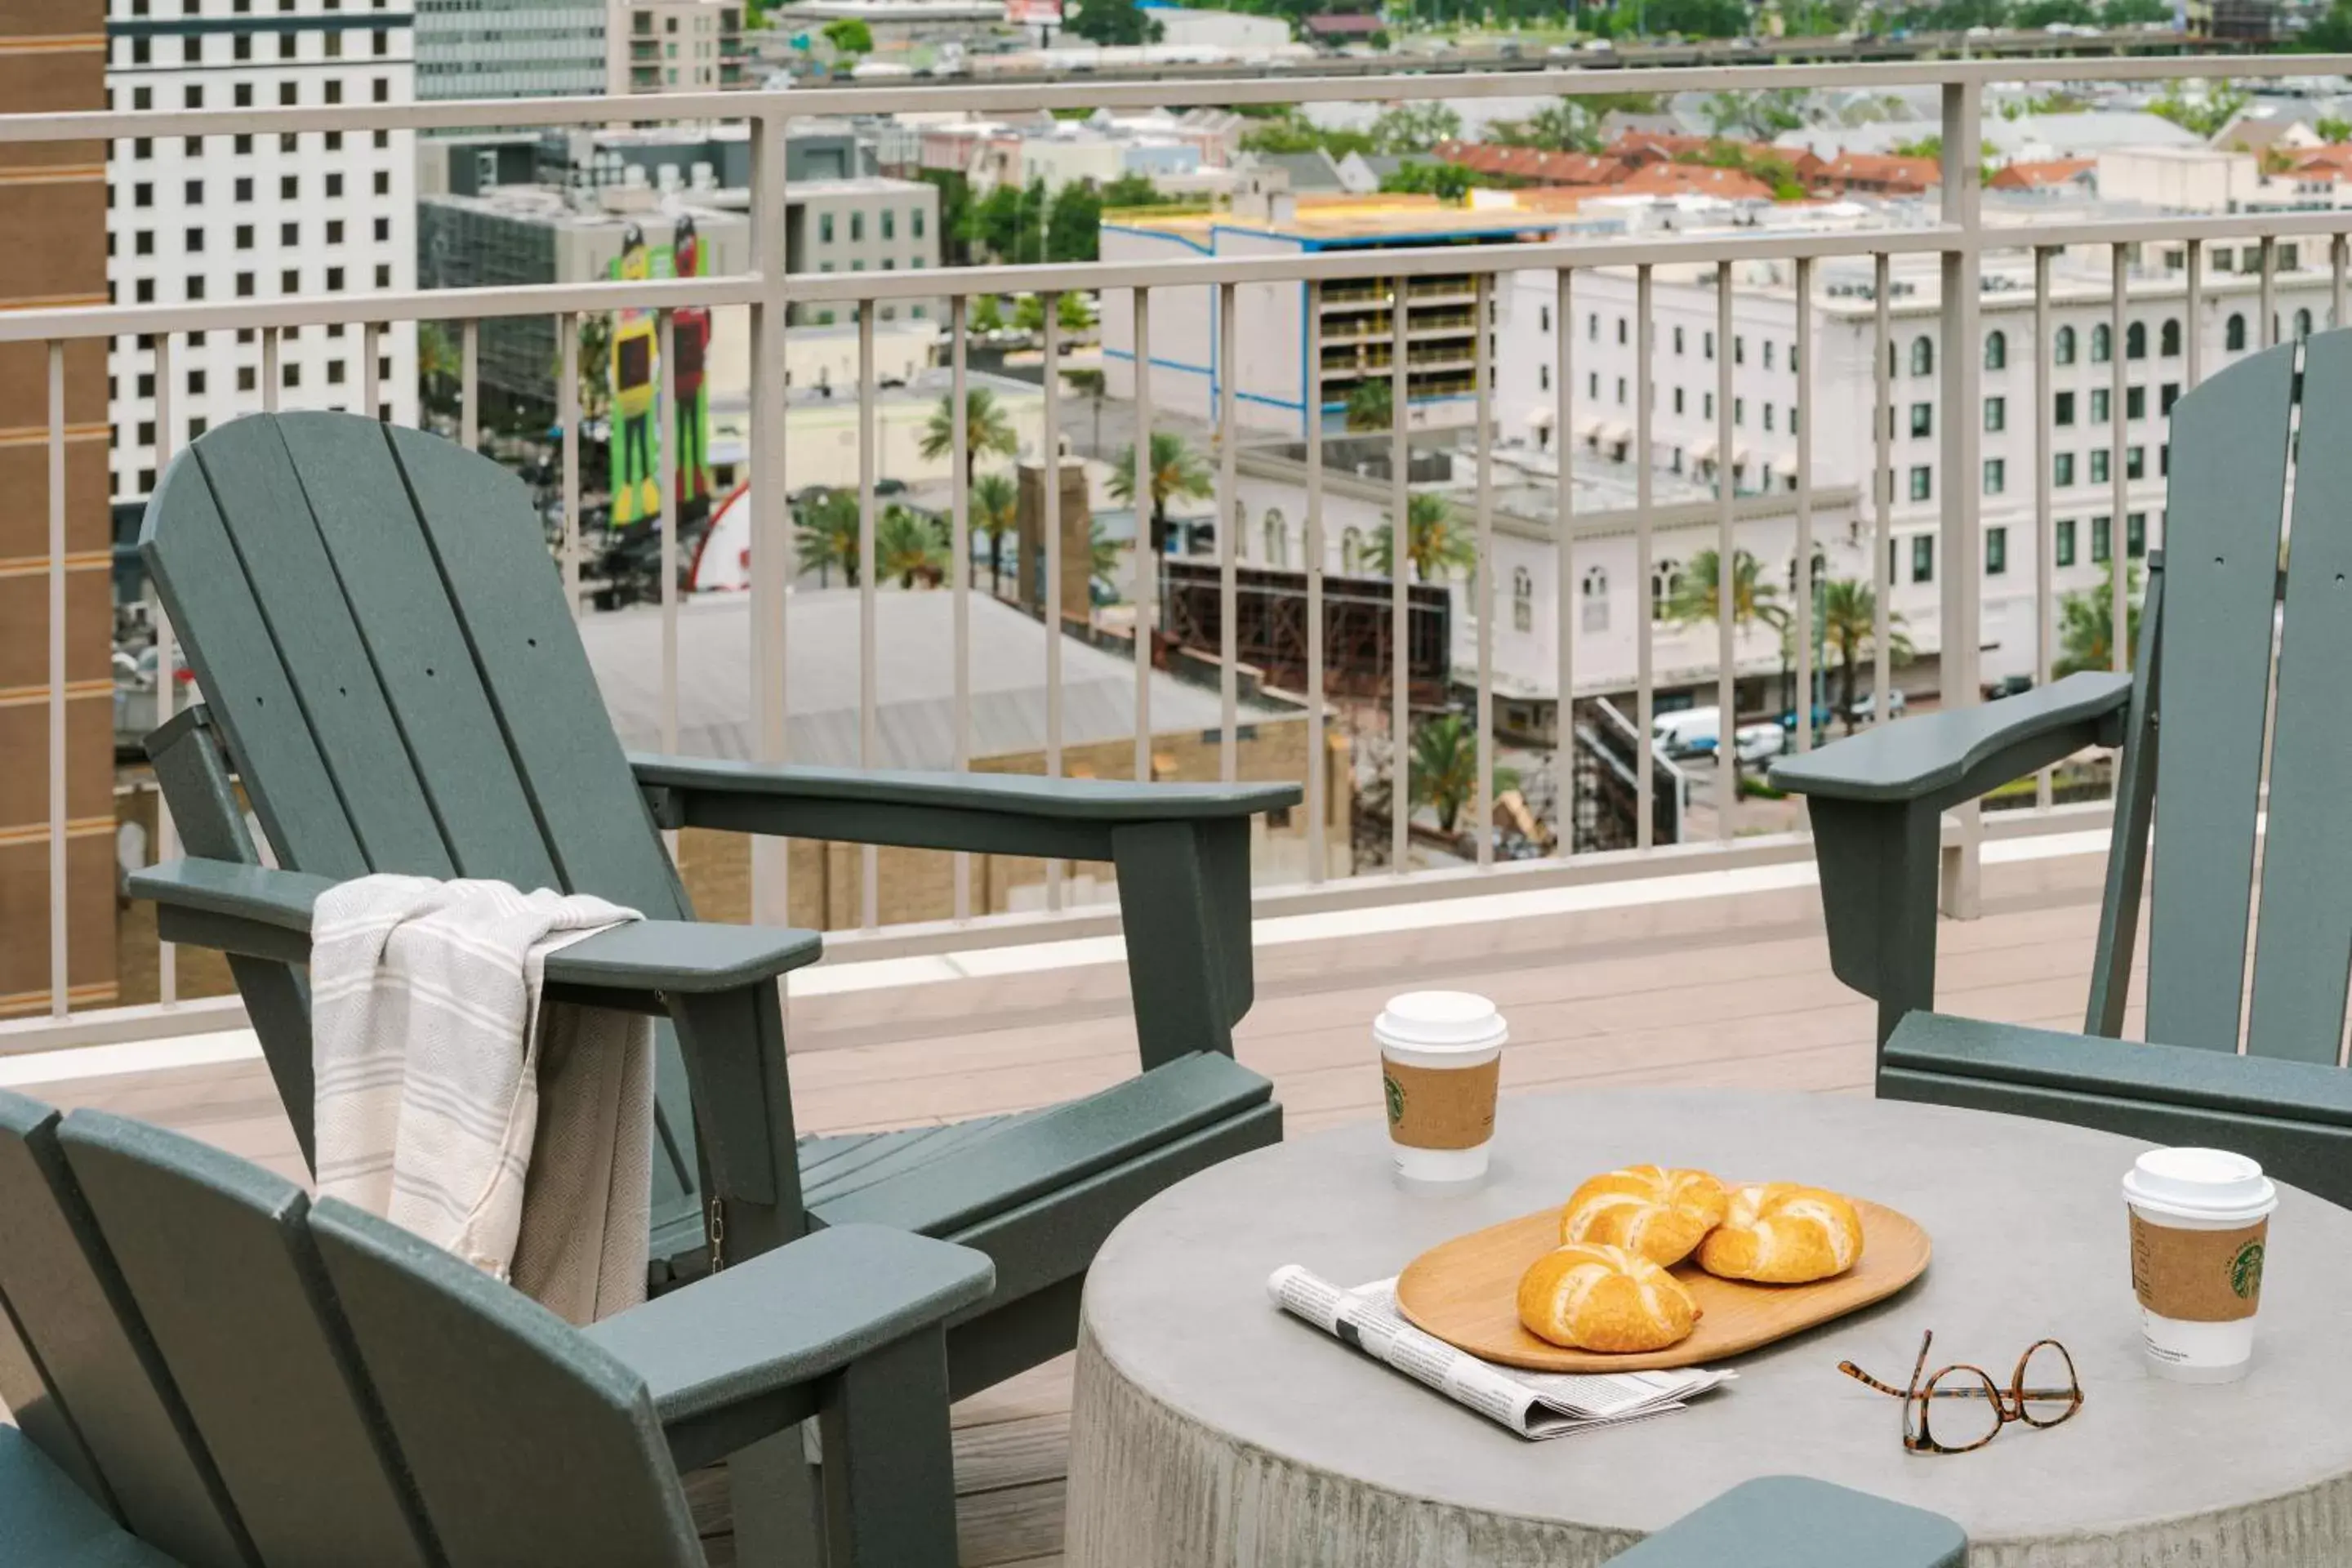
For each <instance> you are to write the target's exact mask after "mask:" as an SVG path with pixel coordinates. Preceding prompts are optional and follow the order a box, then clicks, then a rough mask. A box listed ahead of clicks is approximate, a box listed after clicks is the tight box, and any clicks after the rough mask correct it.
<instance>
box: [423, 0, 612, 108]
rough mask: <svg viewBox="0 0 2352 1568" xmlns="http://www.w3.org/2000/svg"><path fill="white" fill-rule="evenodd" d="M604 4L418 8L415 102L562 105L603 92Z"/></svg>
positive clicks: (460, 1)
mask: <svg viewBox="0 0 2352 1568" xmlns="http://www.w3.org/2000/svg"><path fill="white" fill-rule="evenodd" d="M608 4H609V0H415V11H416V96H417V98H418V99H420V100H425V101H428V102H430V101H436V100H442V99H450V98H563V97H576V96H580V95H583V94H588V93H598V92H603V91H604V85H605V58H604V26H605V12H606V7H607V5H608Z"/></svg>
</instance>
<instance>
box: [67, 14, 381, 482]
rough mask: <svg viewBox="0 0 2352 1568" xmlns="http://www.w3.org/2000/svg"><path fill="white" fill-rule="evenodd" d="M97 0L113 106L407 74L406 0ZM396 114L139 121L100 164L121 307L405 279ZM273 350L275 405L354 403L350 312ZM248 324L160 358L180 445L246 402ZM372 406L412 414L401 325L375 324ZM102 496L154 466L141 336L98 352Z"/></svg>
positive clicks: (344, 289) (347, 94)
mask: <svg viewBox="0 0 2352 1568" xmlns="http://www.w3.org/2000/svg"><path fill="white" fill-rule="evenodd" d="M162 9H163V0H112V9H111V12H110V16H109V19H108V24H107V33H108V64H107V97H108V99H109V100H110V103H111V105H112V107H113V108H115V109H117V110H158V111H162V110H187V109H260V108H267V107H277V106H279V105H302V106H306V107H312V108H316V107H320V106H322V105H330V104H349V105H353V106H359V105H365V104H374V103H404V102H406V101H408V100H409V99H410V98H411V96H412V94H413V91H414V87H415V79H414V72H415V64H414V61H413V58H412V51H411V45H412V41H413V39H412V35H411V31H410V22H409V16H408V13H407V12H406V11H405V10H400V11H394V10H392V9H391V8H390V7H389V6H388V5H384V4H383V0H373V5H372V7H368V6H362V5H358V4H356V0H354V3H353V4H351V5H348V6H343V5H335V4H334V0H281V7H280V8H278V9H273V10H270V11H266V12H264V11H257V10H256V9H254V8H253V7H252V6H251V5H250V0H176V5H175V7H174V9H175V11H176V14H175V15H173V16H168V17H162V16H152V15H151V11H161V10H162ZM412 134H413V133H411V132H404V131H374V132H368V131H349V132H315V131H306V132H300V133H299V134H296V133H285V134H278V133H275V132H272V133H262V132H251V133H240V134H236V135H225V136H206V137H201V138H200V137H179V136H158V137H143V136H142V137H136V138H132V139H130V140H126V141H121V142H115V143H114V144H113V146H112V148H111V150H110V154H109V160H108V163H109V167H108V170H107V194H108V204H109V205H108V210H107V215H106V216H107V235H106V241H107V256H108V260H107V281H108V285H109V288H110V290H111V292H112V294H113V296H114V299H115V300H116V301H117V302H118V303H121V304H148V303H155V304H179V303H184V302H188V301H193V300H240V299H262V300H267V299H273V298H278V297H282V296H290V295H295V294H320V295H351V294H368V293H375V292H385V291H391V290H400V289H413V288H415V282H416V226H415V222H416V220H415V212H416V200H415V171H416V159H415V152H414V149H413V147H412V146H411V138H412ZM279 336H280V342H279V347H278V382H279V386H278V403H279V406H281V407H286V408H347V409H354V410H356V409H359V408H360V406H361V392H362V386H363V385H364V384H365V380H366V377H365V367H364V365H363V364H362V330H361V329H360V328H359V327H357V326H348V327H342V326H323V327H322V326H309V327H301V328H299V329H298V328H292V327H289V328H287V329H285V330H284V331H281V333H280V334H279ZM259 339H260V333H258V332H257V331H228V330H220V331H208V332H191V333H189V334H187V335H186V337H185V338H184V339H183V340H181V342H180V343H179V345H178V348H177V352H176V353H173V356H172V361H171V374H172V378H173V385H172V387H171V388H170V389H169V390H170V392H171V396H170V399H169V402H170V408H171V420H172V429H171V430H170V431H169V432H168V433H167V434H168V435H169V437H170V441H171V446H172V449H173V450H177V449H179V448H180V447H183V446H184V445H185V444H186V443H187V442H188V441H189V440H191V439H193V438H194V437H196V436H199V435H201V434H203V433H204V431H205V429H206V428H208V427H209V426H214V425H217V424H219V423H221V422H222V421H223V420H226V419H229V418H232V417H234V416H236V415H239V414H244V413H250V412H252V411H253V410H255V409H257V408H259V407H261V406H262V387H261V374H262V344H261V342H260V341H259ZM376 368H377V373H378V374H377V380H378V385H379V388H380V397H381V401H382V405H383V409H384V410H385V411H388V414H389V416H390V417H391V418H393V419H394V420H396V421H398V422H400V423H402V424H414V423H415V419H416V332H415V325H414V324H413V323H409V322H394V323H389V324H387V325H386V326H385V328H384V330H383V333H382V334H381V337H380V339H379V354H378V363H377V367H376ZM108 370H109V376H108V379H109V382H110V396H109V399H108V410H109V416H110V419H111V421H112V423H113V426H114V441H113V447H112V458H111V459H110V460H111V463H112V473H111V489H112V493H113V495H114V496H115V497H116V498H117V499H118V500H130V499H135V498H137V497H141V496H144V495H146V494H148V493H149V492H150V491H151V490H152V488H153V486H154V482H155V468H156V452H157V437H158V435H159V434H163V433H160V432H158V430H157V429H156V419H157V399H156V390H157V389H156V386H155V356H154V353H153V351H152V345H148V344H145V343H143V342H142V341H141V340H139V339H135V338H118V339H116V340H115V341H114V343H113V345H112V349H111V353H110V356H109V360H108Z"/></svg>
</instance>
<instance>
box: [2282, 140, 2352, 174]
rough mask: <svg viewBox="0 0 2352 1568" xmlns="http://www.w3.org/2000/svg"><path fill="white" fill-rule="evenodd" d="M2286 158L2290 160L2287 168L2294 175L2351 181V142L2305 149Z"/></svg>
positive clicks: (2289, 154)
mask: <svg viewBox="0 0 2352 1568" xmlns="http://www.w3.org/2000/svg"><path fill="white" fill-rule="evenodd" d="M2287 156H2288V158H2289V159H2291V160H2292V162H2291V163H2289V165H2288V167H2289V168H2290V169H2291V170H2292V171H2293V172H2294V173H2295V174H2304V175H2308V176H2310V177H2312V178H2315V179H2329V180H2352V142H2330V143H2329V144H2328V145H2326V146H2325V147H2305V148H2304V149H2302V150H2300V151H2298V152H2294V153H2288V154H2287Z"/></svg>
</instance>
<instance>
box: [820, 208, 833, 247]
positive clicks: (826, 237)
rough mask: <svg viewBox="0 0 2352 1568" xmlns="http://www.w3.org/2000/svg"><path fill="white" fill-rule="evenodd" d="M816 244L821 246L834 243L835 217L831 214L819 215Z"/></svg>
mask: <svg viewBox="0 0 2352 1568" xmlns="http://www.w3.org/2000/svg"><path fill="white" fill-rule="evenodd" d="M816 242H817V243H818V244H819V245H831V244H832V243H833V215H832V214H831V213H819V214H817V217H816Z"/></svg>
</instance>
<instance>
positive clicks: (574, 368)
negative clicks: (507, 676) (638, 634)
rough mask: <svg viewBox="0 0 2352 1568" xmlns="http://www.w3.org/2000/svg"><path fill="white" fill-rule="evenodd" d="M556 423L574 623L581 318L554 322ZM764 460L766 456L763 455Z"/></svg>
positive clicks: (563, 554) (567, 591) (567, 596)
mask: <svg viewBox="0 0 2352 1568" xmlns="http://www.w3.org/2000/svg"><path fill="white" fill-rule="evenodd" d="M555 335H556V339H557V344H556V348H557V357H558V358H559V359H560V360H561V361H562V365H561V367H560V368H559V369H558V370H557V372H556V379H557V381H558V382H559V383H561V384H560V385H558V386H557V387H556V389H555V406H556V416H555V420H556V423H557V424H558V425H561V426H562V427H563V540H562V544H561V546H560V547H559V549H558V550H557V555H558V557H559V558H560V559H561V561H562V567H563V600H564V603H565V604H567V605H571V607H572V618H573V619H575V620H576V619H578V618H579V617H580V616H581V614H582V613H583V608H584V606H583V605H582V603H581V599H580V549H581V542H582V541H583V538H584V537H585V533H584V531H583V528H582V526H581V521H580V443H581V439H582V437H581V433H580V318H579V317H578V316H576V315H572V314H570V313H568V312H567V313H565V314H563V315H561V316H558V317H556V318H555ZM762 455H763V456H764V454H762Z"/></svg>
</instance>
